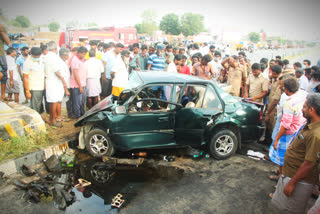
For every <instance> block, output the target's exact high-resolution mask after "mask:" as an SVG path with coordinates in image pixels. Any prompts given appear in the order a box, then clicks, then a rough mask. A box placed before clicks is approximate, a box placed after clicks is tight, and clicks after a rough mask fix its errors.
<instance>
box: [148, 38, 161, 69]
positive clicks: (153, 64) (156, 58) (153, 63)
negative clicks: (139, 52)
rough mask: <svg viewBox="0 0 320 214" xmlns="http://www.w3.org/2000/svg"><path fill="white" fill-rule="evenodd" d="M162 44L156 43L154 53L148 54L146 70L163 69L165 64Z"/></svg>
mask: <svg viewBox="0 0 320 214" xmlns="http://www.w3.org/2000/svg"><path fill="white" fill-rule="evenodd" d="M163 52H164V45H163V44H158V45H157V51H156V53H154V54H152V55H151V56H149V59H148V70H152V71H163V70H164V65H165V59H164V57H163Z"/></svg>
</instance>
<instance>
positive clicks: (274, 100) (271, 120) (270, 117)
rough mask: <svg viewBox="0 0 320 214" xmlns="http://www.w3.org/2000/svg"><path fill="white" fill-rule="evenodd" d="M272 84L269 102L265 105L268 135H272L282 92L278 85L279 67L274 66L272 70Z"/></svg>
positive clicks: (280, 70)
mask: <svg viewBox="0 0 320 214" xmlns="http://www.w3.org/2000/svg"><path fill="white" fill-rule="evenodd" d="M271 70H272V84H271V90H270V94H269V100H268V104H267V108H266V111H267V114H266V117H265V121H266V125H267V130H268V131H269V133H272V131H273V128H274V125H275V122H276V118H275V117H276V114H277V108H276V107H277V105H278V103H279V100H280V97H281V94H282V91H281V88H280V85H279V79H278V78H279V77H280V75H281V72H282V69H281V67H280V66H279V65H274V66H273V67H272V68H271Z"/></svg>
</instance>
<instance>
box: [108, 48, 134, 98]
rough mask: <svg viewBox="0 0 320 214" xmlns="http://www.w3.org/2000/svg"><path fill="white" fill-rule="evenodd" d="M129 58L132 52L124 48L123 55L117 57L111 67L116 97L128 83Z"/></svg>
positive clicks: (113, 93) (113, 90) (113, 91)
mask: <svg viewBox="0 0 320 214" xmlns="http://www.w3.org/2000/svg"><path fill="white" fill-rule="evenodd" d="M129 59H130V52H129V51H128V50H123V51H122V52H121V57H120V58H117V59H116V62H115V64H114V66H113V67H112V68H111V78H112V95H113V96H115V97H119V95H120V93H121V92H122V91H123V89H124V88H125V87H126V85H127V83H128V79H129V73H128V65H129Z"/></svg>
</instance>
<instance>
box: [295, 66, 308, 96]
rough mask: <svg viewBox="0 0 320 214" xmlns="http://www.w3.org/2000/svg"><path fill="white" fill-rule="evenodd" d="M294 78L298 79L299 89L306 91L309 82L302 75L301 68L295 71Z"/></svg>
mask: <svg viewBox="0 0 320 214" xmlns="http://www.w3.org/2000/svg"><path fill="white" fill-rule="evenodd" d="M296 77H297V79H298V82H299V87H300V89H302V90H305V91H306V90H307V88H308V85H309V81H308V78H307V77H306V76H305V75H304V71H303V69H302V68H297V69H296Z"/></svg>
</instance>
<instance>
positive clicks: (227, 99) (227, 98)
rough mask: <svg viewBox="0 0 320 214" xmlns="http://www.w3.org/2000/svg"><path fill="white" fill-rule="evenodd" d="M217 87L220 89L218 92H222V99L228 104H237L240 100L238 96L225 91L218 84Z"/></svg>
mask: <svg viewBox="0 0 320 214" xmlns="http://www.w3.org/2000/svg"><path fill="white" fill-rule="evenodd" d="M216 89H217V90H218V93H219V94H220V97H221V99H222V100H223V101H224V103H225V104H226V105H228V104H235V103H237V102H239V100H238V99H237V98H236V97H233V96H232V95H230V94H228V93H227V92H226V91H224V90H223V89H222V88H220V87H219V86H217V85H216Z"/></svg>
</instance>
